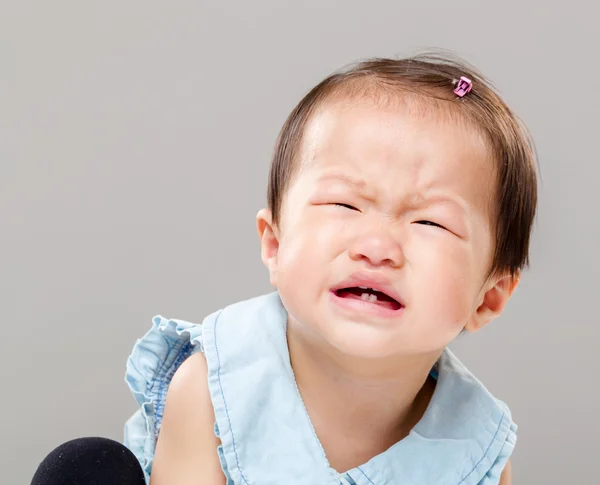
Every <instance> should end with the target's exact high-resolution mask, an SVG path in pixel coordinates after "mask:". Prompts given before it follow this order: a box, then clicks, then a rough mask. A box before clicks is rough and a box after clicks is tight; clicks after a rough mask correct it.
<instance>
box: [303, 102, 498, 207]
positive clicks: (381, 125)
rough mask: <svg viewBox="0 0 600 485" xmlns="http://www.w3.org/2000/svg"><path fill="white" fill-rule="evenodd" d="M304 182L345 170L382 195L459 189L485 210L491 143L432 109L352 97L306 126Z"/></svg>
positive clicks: (489, 187) (491, 167)
mask: <svg viewBox="0 0 600 485" xmlns="http://www.w3.org/2000/svg"><path fill="white" fill-rule="evenodd" d="M300 161H301V167H300V173H299V175H300V177H301V178H304V179H305V180H306V181H313V182H316V181H318V180H319V179H320V178H321V177H323V176H325V177H326V178H328V179H331V178H330V177H327V175H329V174H334V173H336V172H340V173H342V174H344V175H346V176H352V177H354V178H359V179H360V180H361V181H363V182H364V184H365V186H366V187H368V188H369V189H371V190H375V191H378V193H379V195H387V196H390V197H393V196H394V195H403V196H410V197H414V198H418V197H420V196H421V195H423V194H425V193H427V192H429V191H444V192H453V193H455V194H456V195H459V196H460V197H462V198H463V199H465V201H466V202H467V203H469V204H471V205H473V206H480V207H487V206H488V204H489V201H490V196H491V194H492V192H493V187H494V180H495V177H494V173H495V170H494V164H493V157H492V154H491V151H490V148H489V144H488V143H487V140H486V138H485V137H484V136H483V135H482V134H481V133H480V131H479V130H477V129H476V127H474V126H473V125H472V124H470V123H469V122H468V121H467V120H465V119H463V118H461V117H460V116H459V115H456V114H452V113H451V112H449V111H442V110H440V109H438V108H436V107H435V106H432V105H430V106H428V105H427V104H425V103H423V102H420V103H411V102H409V101H407V102H405V103H402V102H398V103H393V104H389V105H385V106H383V105H378V104H376V103H373V102H371V101H368V100H351V101H350V100H349V101H346V102H336V103H330V104H327V105H325V106H323V107H322V108H321V109H320V110H319V111H318V112H317V113H315V115H314V116H313V118H312V119H311V120H310V121H309V123H308V124H307V126H306V129H305V132H304V137H303V140H302V146H301V156H300Z"/></svg>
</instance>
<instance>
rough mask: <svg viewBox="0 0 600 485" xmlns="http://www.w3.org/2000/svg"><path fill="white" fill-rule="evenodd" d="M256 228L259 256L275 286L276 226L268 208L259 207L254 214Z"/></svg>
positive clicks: (277, 245)
mask: <svg viewBox="0 0 600 485" xmlns="http://www.w3.org/2000/svg"><path fill="white" fill-rule="evenodd" d="M256 228H257V230H258V237H259V238H260V257H261V259H262V262H263V263H264V265H265V266H266V267H267V269H268V270H269V280H270V282H271V284H272V285H273V286H277V253H278V251H279V240H278V235H277V228H276V227H274V225H273V217H272V214H271V211H270V210H269V209H261V210H260V211H258V214H257V215H256Z"/></svg>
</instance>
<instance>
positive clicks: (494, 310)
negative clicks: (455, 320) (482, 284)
mask: <svg viewBox="0 0 600 485" xmlns="http://www.w3.org/2000/svg"><path fill="white" fill-rule="evenodd" d="M520 279H521V275H520V274H517V275H513V276H502V277H496V278H494V279H492V280H491V281H490V282H489V283H488V284H487V285H486V287H487V290H486V291H485V292H484V293H483V296H482V299H481V301H480V303H479V306H478V307H477V309H476V310H475V312H474V313H473V315H471V318H470V319H469V321H468V323H467V325H466V326H465V330H467V331H468V332H471V333H473V332H477V331H478V330H481V329H482V328H483V327H485V326H486V325H487V324H488V323H490V322H491V321H492V320H494V319H495V318H498V317H499V316H500V315H501V314H502V312H503V311H504V308H505V307H506V304H507V303H508V300H509V299H510V297H511V295H512V294H513V292H514V291H515V288H516V287H517V285H518V284H519V281H520Z"/></svg>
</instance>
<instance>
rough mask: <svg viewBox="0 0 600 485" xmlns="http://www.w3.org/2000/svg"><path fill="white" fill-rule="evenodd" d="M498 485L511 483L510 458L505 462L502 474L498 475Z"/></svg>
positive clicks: (509, 484)
mask: <svg viewBox="0 0 600 485" xmlns="http://www.w3.org/2000/svg"><path fill="white" fill-rule="evenodd" d="M498 485H512V470H511V465H510V460H509V461H508V462H506V466H505V467H504V471H503V472H502V475H500V482H498Z"/></svg>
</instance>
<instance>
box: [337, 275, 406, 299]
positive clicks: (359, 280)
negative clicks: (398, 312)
mask: <svg viewBox="0 0 600 485" xmlns="http://www.w3.org/2000/svg"><path fill="white" fill-rule="evenodd" d="M354 286H364V287H366V288H371V289H373V290H377V291H380V292H381V293H385V294H386V295H388V296H389V297H391V298H393V299H394V300H396V301H397V302H398V303H400V305H401V306H404V303H403V301H402V298H401V297H400V295H399V294H398V292H397V291H396V290H395V289H394V287H393V286H392V284H391V282H390V280H389V279H388V278H386V277H385V276H383V275H382V274H378V273H365V272H359V273H354V274H352V275H351V276H350V277H349V278H347V279H345V280H344V281H342V282H340V283H339V284H337V285H336V286H334V287H333V288H332V291H334V292H336V291H338V290H341V289H343V288H351V287H354Z"/></svg>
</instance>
